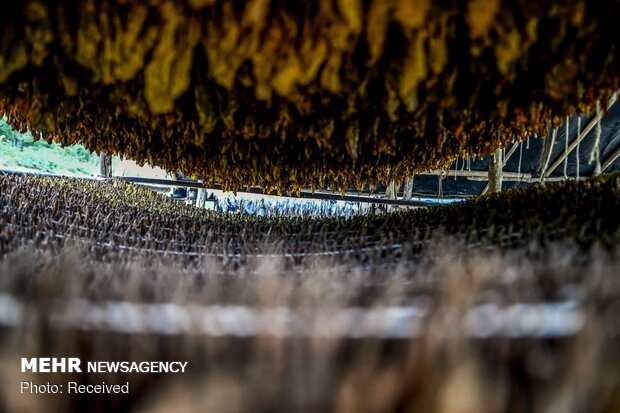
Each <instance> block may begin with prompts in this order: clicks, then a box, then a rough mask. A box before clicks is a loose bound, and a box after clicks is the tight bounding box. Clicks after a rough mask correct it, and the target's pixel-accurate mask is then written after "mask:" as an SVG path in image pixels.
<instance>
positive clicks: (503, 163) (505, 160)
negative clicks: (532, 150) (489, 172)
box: [480, 142, 521, 195]
mask: <svg viewBox="0 0 620 413" xmlns="http://www.w3.org/2000/svg"><path fill="white" fill-rule="evenodd" d="M519 146H521V142H515V143H514V144H513V145H512V146H511V147H510V149H509V150H508V153H507V154H506V156H505V157H504V159H502V170H503V168H504V166H506V163H507V162H508V159H510V157H511V156H512V154H513V153H515V151H516V150H517V147H519ZM519 165H520V164H519ZM517 177H518V178H519V179H520V177H521V171H520V170H519V172H517ZM504 178H505V176H504V172H502V181H503V180H504ZM487 192H489V182H487V184H486V185H485V187H484V189H483V190H482V192H480V195H484V194H486V193H487Z"/></svg>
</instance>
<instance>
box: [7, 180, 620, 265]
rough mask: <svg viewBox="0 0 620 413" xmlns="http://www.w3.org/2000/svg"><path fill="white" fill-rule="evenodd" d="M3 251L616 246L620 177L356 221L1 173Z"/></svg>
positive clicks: (183, 255) (179, 253) (383, 254)
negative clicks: (77, 246) (219, 206)
mask: <svg viewBox="0 0 620 413" xmlns="http://www.w3.org/2000/svg"><path fill="white" fill-rule="evenodd" d="M0 189H1V191H0V205H2V206H3V207H2V210H1V211H0V224H2V225H1V228H2V229H1V232H0V253H7V252H9V251H13V250H16V249H17V248H19V247H20V246H22V245H24V244H34V245H36V246H39V247H46V246H48V247H51V248H56V247H61V246H63V245H65V243H66V240H67V239H73V240H76V241H78V242H80V243H82V244H83V245H86V246H87V247H88V248H90V249H91V250H92V251H93V252H94V253H95V254H96V255H97V256H101V255H103V256H108V257H111V258H112V259H113V260H116V259H117V258H118V254H119V253H121V255H123V256H124V255H133V254H139V255H145V254H146V255H148V256H156V257H162V256H168V257H170V256H172V257H174V259H175V260H176V259H180V261H179V262H183V261H184V260H185V259H187V260H190V261H191V260H195V259H200V258H202V257H206V256H216V257H220V258H223V259H224V260H231V259H232V260H237V261H238V260H245V259H246V258H252V257H257V256H261V255H264V254H265V253H269V254H275V255H277V256H279V257H287V258H292V259H294V260H295V261H296V262H299V261H301V260H303V259H304V258H305V257H316V256H328V257H347V258H349V259H353V260H354V261H356V262H368V261H374V262H379V261H382V262H387V263H390V262H398V261H399V260H400V259H402V258H404V259H408V258H411V257H413V256H415V255H416V254H418V253H419V252H420V251H421V250H423V249H424V248H426V246H427V245H428V244H430V243H432V242H433V241H436V240H439V241H441V240H443V239H445V237H449V238H451V239H458V240H460V241H461V242H464V243H466V244H467V245H468V246H469V247H473V248H476V247H478V246H481V245H488V244H489V243H490V244H495V245H498V244H499V245H502V246H504V247H507V248H512V247H515V246H519V245H528V244H529V243H530V242H535V243H536V244H537V245H544V244H545V243H547V242H550V241H566V242H569V243H574V244H575V245H578V246H580V247H583V248H589V247H591V246H592V245H593V244H599V245H602V246H605V247H608V248H615V247H616V246H617V245H619V244H620V215H618V214H617V208H618V205H620V176H619V175H617V174H615V175H607V176H601V177H598V178H593V179H590V180H587V181H583V182H569V183H565V184H562V185H558V186H552V187H534V188H530V189H527V190H511V191H506V192H503V193H501V194H494V195H490V196H485V197H481V198H478V199H475V200H472V201H469V202H464V203H457V204H452V205H449V206H437V207H433V208H429V209H418V210H409V211H401V212H398V213H391V214H380V215H366V216H362V215H360V216H355V217H353V218H307V217H257V216H254V215H236V214H235V215H227V214H217V213H213V212H210V211H206V210H201V209H195V208H193V207H191V206H188V205H186V204H184V203H181V202H176V201H173V200H172V199H169V198H165V197H163V196H161V195H158V194H155V193H152V192H151V191H149V190H146V189H143V188H139V187H136V186H134V185H132V184H128V183H126V182H116V181H112V182H98V181H84V180H71V179H66V178H41V177H32V176H14V175H2V176H0Z"/></svg>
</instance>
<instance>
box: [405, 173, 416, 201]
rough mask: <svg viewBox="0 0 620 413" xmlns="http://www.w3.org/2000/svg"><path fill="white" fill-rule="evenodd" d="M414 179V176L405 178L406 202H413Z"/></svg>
mask: <svg viewBox="0 0 620 413" xmlns="http://www.w3.org/2000/svg"><path fill="white" fill-rule="evenodd" d="M413 179H414V176H411V177H408V178H405V183H404V186H405V187H404V188H403V199H404V200H405V201H411V198H412V197H413Z"/></svg>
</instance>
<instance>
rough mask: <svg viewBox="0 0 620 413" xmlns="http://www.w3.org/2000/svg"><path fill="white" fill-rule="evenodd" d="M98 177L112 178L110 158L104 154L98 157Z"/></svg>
mask: <svg viewBox="0 0 620 413" xmlns="http://www.w3.org/2000/svg"><path fill="white" fill-rule="evenodd" d="M99 176H101V177H103V178H112V157H111V156H110V155H108V154H106V153H105V152H101V154H100V155H99Z"/></svg>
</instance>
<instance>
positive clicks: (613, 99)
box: [544, 92, 618, 178]
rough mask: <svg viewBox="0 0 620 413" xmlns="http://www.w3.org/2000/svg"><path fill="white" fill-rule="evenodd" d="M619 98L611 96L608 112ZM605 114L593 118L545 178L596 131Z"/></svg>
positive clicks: (616, 95) (552, 165) (616, 94)
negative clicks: (595, 128) (589, 134)
mask: <svg viewBox="0 0 620 413" xmlns="http://www.w3.org/2000/svg"><path fill="white" fill-rule="evenodd" d="M617 98H618V93H617V92H616V93H614V94H613V95H612V96H611V99H609V102H608V104H607V111H608V110H609V109H611V107H612V106H613V105H614V103H616V99H617ZM603 116H604V114H603V113H599V114H597V115H595V116H594V118H592V120H591V121H590V123H588V125H587V126H586V127H585V129H584V130H583V131H581V134H580V135H579V136H577V137H576V138H575V139H574V140H573V141H572V142H571V144H570V145H569V146H568V150H565V151H564V153H563V154H562V155H560V156H558V159H556V160H555V161H554V162H553V163H552V164H551V166H549V168H548V169H547V170H546V171H545V173H544V177H545V178H546V177H548V176H549V175H551V174H552V173H553V171H555V169H556V168H557V167H558V166H560V164H561V163H562V162H563V161H564V158H566V157H567V156H568V155H569V154H570V153H571V152H573V150H574V149H575V148H576V147H577V145H579V143H580V142H581V141H582V140H584V139H585V137H586V136H588V133H590V132H591V131H592V129H594V127H595V126H596V123H597V122H598V121H599V120H601V119H602V118H603ZM602 169H603V170H605V168H602Z"/></svg>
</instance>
